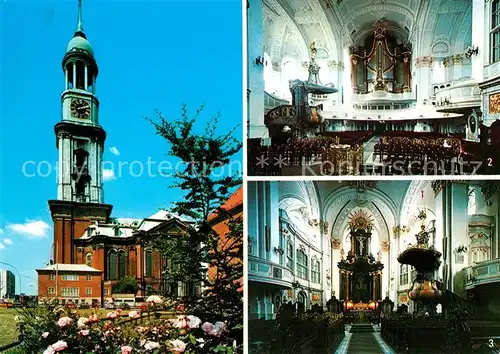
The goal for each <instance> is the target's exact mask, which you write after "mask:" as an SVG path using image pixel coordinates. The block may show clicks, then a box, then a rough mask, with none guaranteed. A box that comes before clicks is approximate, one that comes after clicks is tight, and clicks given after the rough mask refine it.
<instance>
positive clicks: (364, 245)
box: [337, 211, 384, 320]
mask: <svg viewBox="0 0 500 354" xmlns="http://www.w3.org/2000/svg"><path fill="white" fill-rule="evenodd" d="M349 227H350V234H349V237H350V239H351V249H350V250H348V252H347V257H345V251H344V250H343V249H342V251H341V260H340V262H338V264H337V265H338V267H339V272H340V299H341V301H343V303H344V313H346V314H349V315H350V316H351V317H354V318H357V319H358V320H363V319H367V318H369V317H370V313H375V312H378V311H379V306H378V302H379V301H381V300H382V296H381V293H382V291H381V290H382V289H381V285H382V284H381V278H382V269H383V268H384V265H383V264H382V263H381V261H380V260H381V255H380V252H379V253H378V255H377V259H375V257H374V256H373V254H372V253H371V232H372V223H371V220H370V219H369V217H368V216H367V215H366V214H365V213H363V212H361V211H360V212H358V213H355V214H353V215H352V217H351V221H350V222H349Z"/></svg>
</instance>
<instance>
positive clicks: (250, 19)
mask: <svg viewBox="0 0 500 354" xmlns="http://www.w3.org/2000/svg"><path fill="white" fill-rule="evenodd" d="M499 6H500V5H499V2H498V1H497V0H489V1H472V0H469V1H453V0H437V1H420V0H414V1H407V0H384V1H371V0H357V1H347V0H341V1H332V0H318V1H316V0H304V1H293V0H284V1H277V0H253V1H252V0H250V1H248V7H247V8H248V9H247V24H248V43H247V44H248V58H247V59H248V73H247V75H248V97H247V99H248V117H249V118H248V139H249V144H248V146H249V155H250V157H249V171H250V172H251V173H255V174H274V175H276V174H283V175H286V174H303V173H301V172H300V171H297V170H294V169H293V168H292V167H296V166H297V165H300V163H304V160H307V161H309V160H311V159H312V158H316V159H317V160H319V161H330V162H332V159H333V160H334V161H333V162H336V160H335V159H336V158H335V157H332V156H325V155H322V156H320V155H321V153H320V151H322V148H323V146H316V145H315V143H314V140H316V139H317V138H318V137H331V138H335V139H338V140H332V144H331V145H335V149H334V150H336V151H337V152H338V153H339V154H340V153H341V152H344V153H346V154H350V155H352V156H344V157H342V158H340V161H347V162H348V163H349V166H351V167H353V169H354V171H352V170H346V171H343V172H342V173H343V174H346V173H349V174H357V173H359V172H360V171H363V167H364V166H365V165H370V166H375V173H377V174H380V173H386V174H390V173H392V172H391V171H384V172H381V171H380V170H377V167H378V166H380V165H382V164H384V163H385V164H390V163H393V162H394V159H395V157H396V158H397V157H398V156H393V155H395V154H396V151H395V149H394V146H395V145H396V146H397V147H398V148H400V149H399V150H402V151H403V153H402V155H405V156H407V155H408V154H410V153H412V152H413V151H414V150H415V146H418V147H431V146H434V150H436V149H438V148H440V147H441V146H442V147H444V148H445V149H444V150H443V153H441V154H440V155H439V156H437V155H435V154H434V153H432V152H428V159H429V160H430V159H439V160H444V161H447V162H449V161H451V160H454V161H456V160H460V158H462V159H463V160H464V161H472V160H474V161H479V162H481V163H482V166H481V168H480V169H479V170H480V171H481V172H482V173H493V172H495V171H496V172H498V170H497V169H496V165H495V161H496V156H497V154H498V151H497V149H496V146H495V145H496V143H497V142H498V141H499V137H500V135H499V129H498V126H499V123H498V118H499V112H500V108H499V105H498V99H499V97H500V85H499V84H498V80H499V75H500V70H499V68H500V66H499V60H500V55H499V54H498V48H497V44H496V43H497V39H498V38H497V37H498V36H500V32H499V25H498V16H497V12H498V7H499ZM305 138H307V139H312V142H311V141H309V142H308V145H307V148H308V149H309V151H308V152H302V151H297V149H298V148H297V146H299V144H297V143H296V142H295V143H292V144H290V146H288V145H287V142H289V140H290V139H292V140H293V139H295V140H300V139H305ZM416 139H420V140H416ZM439 139H440V140H439ZM445 140H446V141H445ZM333 142H334V143H333ZM377 143H378V144H380V145H381V146H378V145H377ZM329 146H330V144H329ZM340 148H343V150H341V149H340ZM379 148H385V149H382V157H380V159H379V156H378V155H379V153H380V151H379V150H378V149H379ZM399 150H398V151H397V152H401V151H399ZM421 154H422V153H421ZM280 155H282V157H283V158H280V157H279V156H280ZM291 155H293V156H291ZM374 155H375V156H374ZM266 157H267V158H268V159H267V160H265V158H266ZM285 157H286V158H285ZM263 159H264V160H263ZM259 161H260V166H257V164H259ZM266 163H267V164H266ZM263 165H266V167H267V169H265V168H264V166H263ZM272 167H276V168H274V169H273V168H272ZM471 169H472V167H471ZM364 170H365V171H366V169H364ZM382 170H383V169H382ZM476 172H477V171H476ZM316 173H321V172H318V171H316ZM422 173H423V171H422V170H418V171H413V173H412V174H422Z"/></svg>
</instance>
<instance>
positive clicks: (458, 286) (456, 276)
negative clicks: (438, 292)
mask: <svg viewBox="0 0 500 354" xmlns="http://www.w3.org/2000/svg"><path fill="white" fill-rule="evenodd" d="M450 186H451V218H452V222H451V228H452V229H451V232H450V234H451V250H452V252H451V254H450V261H451V265H452V267H451V269H452V279H453V289H451V290H452V291H453V292H455V293H457V294H458V295H461V296H464V297H465V289H464V283H463V277H462V276H461V274H460V272H461V270H462V269H463V268H465V267H466V266H467V265H468V261H467V255H466V254H465V256H464V257H465V259H464V262H463V263H457V262H456V257H455V250H456V249H457V247H458V246H460V245H466V246H467V245H468V244H469V236H468V230H469V227H468V215H467V214H468V209H467V204H468V199H469V197H468V185H467V184H466V183H455V182H450Z"/></svg>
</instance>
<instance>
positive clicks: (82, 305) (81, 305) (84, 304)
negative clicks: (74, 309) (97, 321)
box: [78, 302, 90, 310]
mask: <svg viewBox="0 0 500 354" xmlns="http://www.w3.org/2000/svg"><path fill="white" fill-rule="evenodd" d="M78 308H79V309H81V310H86V309H89V308H90V305H89V304H87V303H86V302H82V303H81V304H80V306H78Z"/></svg>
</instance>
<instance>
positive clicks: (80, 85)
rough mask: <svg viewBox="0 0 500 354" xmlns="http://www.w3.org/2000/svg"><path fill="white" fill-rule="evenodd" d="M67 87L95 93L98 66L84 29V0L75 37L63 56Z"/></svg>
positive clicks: (79, 9) (79, 6)
mask: <svg viewBox="0 0 500 354" xmlns="http://www.w3.org/2000/svg"><path fill="white" fill-rule="evenodd" d="M62 64H63V70H64V73H65V89H66V90H68V89H78V90H84V91H88V92H92V93H95V81H96V79H97V74H98V67H97V62H96V60H95V58H94V50H93V49H92V46H91V45H90V42H89V41H88V39H87V36H86V35H85V32H84V31H83V20H82V0H78V22H77V25H76V31H75V34H74V35H73V38H71V40H70V41H69V43H68V45H67V47H66V53H65V55H64V58H63V63H62Z"/></svg>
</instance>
